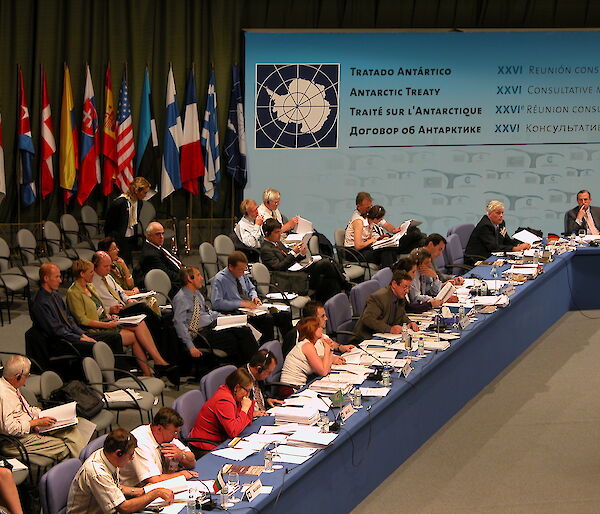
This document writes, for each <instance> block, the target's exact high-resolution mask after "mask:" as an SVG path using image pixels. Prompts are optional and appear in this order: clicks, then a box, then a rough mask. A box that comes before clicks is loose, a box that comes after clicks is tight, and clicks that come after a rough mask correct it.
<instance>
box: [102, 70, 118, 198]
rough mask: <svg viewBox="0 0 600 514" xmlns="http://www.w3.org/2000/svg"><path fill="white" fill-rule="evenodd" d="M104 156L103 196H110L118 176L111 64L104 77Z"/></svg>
mask: <svg viewBox="0 0 600 514" xmlns="http://www.w3.org/2000/svg"><path fill="white" fill-rule="evenodd" d="M102 127H103V128H102V155H104V170H103V172H102V194H103V195H104V196H108V195H109V194H110V193H111V191H112V190H113V185H114V181H115V178H116V176H117V169H118V167H117V116H116V113H115V99H114V96H113V90H112V78H111V74H110V63H108V64H107V66H106V74H105V75H104V123H103V126H102Z"/></svg>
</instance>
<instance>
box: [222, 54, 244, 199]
mask: <svg viewBox="0 0 600 514" xmlns="http://www.w3.org/2000/svg"><path fill="white" fill-rule="evenodd" d="M231 75H232V86H231V96H230V97H229V116H228V118H227V131H226V132H225V150H224V154H225V162H226V163H227V173H229V174H230V175H231V176H232V178H233V179H234V180H235V181H236V182H237V183H238V184H239V185H240V186H241V187H244V186H245V185H246V182H247V181H248V176H247V168H246V131H245V129H244V104H243V103H242V88H241V86H240V70H239V68H238V67H237V65H235V64H234V65H233V67H232V70H231Z"/></svg>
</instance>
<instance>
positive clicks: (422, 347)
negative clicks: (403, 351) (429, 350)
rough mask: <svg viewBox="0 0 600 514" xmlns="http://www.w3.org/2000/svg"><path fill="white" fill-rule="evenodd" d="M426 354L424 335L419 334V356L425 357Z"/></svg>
mask: <svg viewBox="0 0 600 514" xmlns="http://www.w3.org/2000/svg"><path fill="white" fill-rule="evenodd" d="M423 355H425V340H424V339H423V336H419V345H418V346H417V356H418V357H423Z"/></svg>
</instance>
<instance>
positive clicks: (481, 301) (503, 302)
mask: <svg viewBox="0 0 600 514" xmlns="http://www.w3.org/2000/svg"><path fill="white" fill-rule="evenodd" d="M473 302H474V303H475V305H496V306H498V307H506V306H507V305H508V304H509V302H510V299H509V298H508V296H506V295H505V294H501V295H500V296H475V297H474V298H473Z"/></svg>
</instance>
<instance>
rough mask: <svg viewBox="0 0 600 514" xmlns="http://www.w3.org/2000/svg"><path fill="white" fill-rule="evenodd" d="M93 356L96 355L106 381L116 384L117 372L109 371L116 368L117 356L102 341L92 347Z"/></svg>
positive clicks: (95, 357) (95, 358)
mask: <svg viewBox="0 0 600 514" xmlns="http://www.w3.org/2000/svg"><path fill="white" fill-rule="evenodd" d="M92 354H93V355H94V360H95V361H96V362H97V363H98V366H100V369H101V371H102V376H103V377H104V381H105V382H111V383H112V382H114V381H115V372H114V371H112V370H110V369H107V368H114V367H115V356H114V354H113V351H112V350H111V348H110V346H108V345H107V344H106V343H104V342H102V341H98V342H97V343H94V346H93V347H92Z"/></svg>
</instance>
